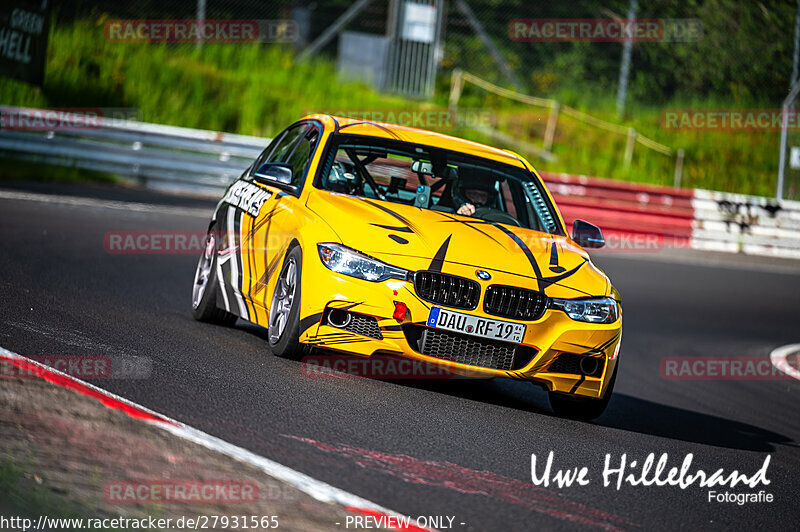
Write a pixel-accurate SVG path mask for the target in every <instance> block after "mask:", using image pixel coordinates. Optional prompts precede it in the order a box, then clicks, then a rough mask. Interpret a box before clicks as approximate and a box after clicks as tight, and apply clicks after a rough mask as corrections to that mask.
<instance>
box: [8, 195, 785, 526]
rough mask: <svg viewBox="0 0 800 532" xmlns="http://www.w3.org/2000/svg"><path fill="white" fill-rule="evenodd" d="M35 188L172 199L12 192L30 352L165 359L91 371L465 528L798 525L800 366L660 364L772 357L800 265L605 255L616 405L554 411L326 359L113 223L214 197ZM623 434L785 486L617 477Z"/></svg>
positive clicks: (178, 217) (183, 213)
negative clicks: (281, 338) (672, 370)
mask: <svg viewBox="0 0 800 532" xmlns="http://www.w3.org/2000/svg"><path fill="white" fill-rule="evenodd" d="M12 187H14V185H13V184H9V183H4V184H3V185H2V186H0V188H2V189H5V190H9V189H11V188H12ZM19 188H23V189H27V190H33V191H36V192H48V193H57V194H67V195H72V196H80V197H95V198H100V199H101V200H103V201H105V200H118V201H135V202H142V203H147V204H157V205H161V206H162V207H159V208H156V209H150V210H130V209H125V208H123V207H120V206H119V205H117V207H116V208H107V207H101V206H92V205H88V204H87V205H66V204H63V202H58V201H56V202H43V201H30V200H20V199H0V238H2V251H0V274H1V275H0V345H2V346H3V347H6V348H8V349H10V350H12V351H15V352H17V353H20V354H23V355H26V356H37V355H45V356H46V355H100V356H110V357H112V358H113V359H114V360H123V361H125V362H126V363H127V364H129V365H130V366H132V367H134V369H135V368H140V369H141V368H146V370H147V371H146V372H147V373H149V377H147V378H125V379H103V380H95V381H92V382H93V383H94V384H97V385H99V386H101V387H103V388H106V389H108V390H110V391H112V392H114V393H117V394H120V395H123V396H124V397H127V398H129V399H131V400H133V401H136V402H138V403H140V404H142V405H144V406H147V407H149V408H151V409H154V410H156V411H159V412H162V413H164V414H166V415H168V416H170V417H173V418H176V419H178V420H180V421H182V422H185V423H187V424H190V425H193V426H195V427H197V428H199V429H201V430H203V431H205V432H208V433H210V434H212V435H215V436H218V437H220V438H223V439H225V440H227V441H229V442H231V443H234V444H236V445H239V446H242V447H245V448H247V449H249V450H251V451H253V452H255V453H257V454H260V455H263V456H266V457H268V458H271V459H274V460H276V461H278V462H281V463H283V464H285V465H287V466H290V467H292V468H295V469H297V470H299V471H302V472H304V473H307V474H309V475H312V476H314V477H316V478H318V479H320V480H323V481H325V482H328V483H330V484H332V485H334V486H336V487H339V488H342V489H345V490H348V491H350V492H352V493H355V494H357V495H360V496H362V497H365V498H367V499H370V500H372V501H374V502H376V503H378V504H380V505H383V506H386V507H389V508H392V509H393V510H396V511H398V512H402V513H404V514H406V515H411V516H420V515H434V516H454V517H455V519H454V522H453V528H454V529H455V530H528V529H534V528H545V529H561V530H567V529H576V528H577V529H581V528H586V529H590V528H598V527H599V528H606V529H613V528H618V529H638V528H643V529H677V528H689V529H701V528H702V529H714V530H722V529H753V528H759V529H762V530H788V529H795V530H796V529H797V526H798V525H797V520H798V516H799V515H798V511H797V508H798V496H799V495H800V482H798V475H799V474H800V449H798V444H797V442H798V441H800V416H798V392H800V382H797V381H793V380H746V381H743V380H736V381H731V380H714V381H697V380H668V379H664V378H662V376H661V370H660V364H661V360H662V358H663V357H671V356H687V357H695V356H720V357H726V356H762V357H768V355H769V353H770V351H771V350H772V349H774V348H776V347H778V346H781V345H784V344H790V343H797V342H798V341H799V340H800V269H793V268H792V267H787V268H785V269H776V268H773V267H771V266H770V265H771V263H770V262H767V261H752V262H748V261H746V260H742V259H740V258H737V257H732V256H731V257H730V258H723V259H721V260H722V261H726V262H727V261H729V262H731V263H732V266H730V267H728V266H724V267H720V266H719V265H716V266H715V265H709V264H700V263H702V262H707V259H706V257H707V256H706V255H703V256H700V255H698V256H697V257H696V260H695V259H694V258H692V256H691V255H690V256H689V258H686V257H681V258H679V260H674V257H671V256H667V255H666V254H663V256H662V254H659V253H652V254H651V256H646V257H638V258H635V259H634V258H633V257H628V256H625V255H624V254H610V255H603V256H600V257H598V258H597V262H598V263H599V264H600V265H601V267H603V268H604V269H605V270H606V272H607V273H608V274H609V275H610V277H611V278H612V280H613V282H614V284H615V285H616V286H617V288H618V289H619V291H620V292H621V294H622V297H623V300H624V303H625V329H624V339H623V348H622V353H621V357H622V359H621V368H620V373H619V375H618V380H617V388H616V393H615V395H614V397H613V399H612V401H611V404H610V405H609V408H608V410H607V412H606V413H605V414H604V415H603V416H602V417H601V418H599V419H598V420H597V421H596V422H595V423H581V422H576V421H570V420H566V419H560V418H557V417H554V416H553V415H552V414H551V413H550V410H549V408H548V404H547V397H546V394H545V393H544V392H543V391H541V390H540V389H538V388H536V387H534V386H531V385H530V384H526V383H520V382H511V381H503V380H495V381H467V380H447V381H441V380H435V381H433V380H430V381H413V382H410V381H392V382H386V381H378V380H367V379H330V378H329V379H310V378H307V377H305V376H304V375H303V374H302V373H301V368H300V364H299V363H298V362H291V361H286V360H282V359H278V358H277V357H274V356H272V355H271V353H270V352H269V348H268V346H267V343H266V341H265V340H264V338H263V336H262V331H261V330H259V329H258V328H256V327H251V326H247V325H243V324H242V323H241V322H239V323H238V324H237V325H236V326H235V327H233V328H223V327H219V326H212V325H207V324H202V323H198V322H195V321H194V320H193V319H192V317H191V314H190V311H189V295H190V286H191V280H192V275H193V273H194V267H195V264H196V256H195V255H181V254H156V255H142V254H138V255H120V254H109V253H107V252H106V250H105V248H104V235H105V233H106V232H107V231H125V230H159V231H179V230H202V229H204V228H205V227H206V224H207V218H206V217H205V216H204V214H203V213H204V212H207V213H210V212H211V209H212V207H213V204H214V203H213V202H211V201H202V200H191V199H185V198H183V199H180V198H173V197H169V196H163V195H158V194H155V193H150V192H142V191H134V190H119V189H106V188H95V187H87V186H55V185H38V186H32V185H21V186H19ZM176 207H177V208H178V209H179V210H178V211H175V208H176ZM695 262H696V263H698V264H694V263H695ZM115 357H116V358H115ZM134 376H135V375H134ZM140 376H141V375H140ZM550 451H554V452H555V457H556V458H555V466H556V467H557V468H559V467H562V468H572V467H575V466H579V467H580V466H587V467H588V468H589V479H590V480H591V482H590V484H588V485H586V486H572V487H569V488H564V489H560V490H559V489H557V488H553V487H552V486H551V487H550V488H547V489H545V488H534V487H533V485H532V483H531V474H530V456H531V453H534V454H536V455H537V456H538V457H540V460H541V459H543V458H544V457H546V456H547V454H548V453H549V452H550ZM606 453H610V454H611V456H612V459H613V460H614V463H617V462H618V461H619V459H620V456H621V455H622V454H627V456H628V460H629V461H630V460H639V461H641V460H643V459H644V458H645V457H646V455H647V454H649V453H656V457H658V456H660V455H661V453H668V455H669V467H678V466H680V465H681V462H682V461H683V459H684V457H685V456H686V455H687V454H688V453H693V455H694V462H693V467H692V471H694V470H696V469H698V468H699V469H703V470H706V471H708V472H713V471H715V470H716V469H718V468H724V469H725V471H728V472H730V471H732V470H740V471H742V472H746V473H748V474H752V473H754V472H755V471H756V470H757V469H758V468H759V467H760V466H761V465H762V463H763V462H764V458H765V456H766V455H767V454H769V455H770V456H771V463H770V465H769V469H768V475H767V478H768V479H769V480H770V481H771V483H770V484H769V486H766V487H763V486H762V487H759V488H757V489H756V490H751V489H750V488H748V487H746V486H744V487H742V486H738V487H736V488H734V489H729V488H715V489H716V490H717V491H722V492H724V491H730V492H734V493H740V492H751V491H758V489H764V490H766V491H767V492H769V493H772V494H773V496H774V498H775V500H774V502H773V503H771V504H769V503H760V504H758V503H750V504H745V505H743V506H739V505H737V504H735V503H718V502H709V501H708V491H709V490H708V489H705V488H700V487H697V486H690V487H688V488H686V489H680V488H677V487H655V486H651V487H644V486H636V487H632V486H629V485H625V484H623V486H622V488H621V489H620V490H619V491H618V490H617V489H616V488H615V486H608V487H605V486H604V485H603V478H602V471H603V465H604V458H605V455H606ZM98 496H100V494H98ZM461 523H463V524H461ZM331 528H332V529H334V530H335V529H337V528H338V529H344V526H340V527H337V526H336V525H334V524H333V523H332V524H331Z"/></svg>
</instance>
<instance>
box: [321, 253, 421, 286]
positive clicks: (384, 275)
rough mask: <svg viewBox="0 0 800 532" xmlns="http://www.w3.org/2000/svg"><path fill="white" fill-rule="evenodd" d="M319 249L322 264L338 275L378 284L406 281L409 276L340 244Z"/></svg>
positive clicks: (400, 269)
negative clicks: (387, 281)
mask: <svg viewBox="0 0 800 532" xmlns="http://www.w3.org/2000/svg"><path fill="white" fill-rule="evenodd" d="M317 249H318V250H319V258H320V260H322V264H324V265H325V267H327V268H328V269H330V270H333V271H335V272H336V273H342V274H344V275H349V276H351V277H357V278H359V279H364V280H365V281H373V282H376V283H377V282H380V281H385V280H386V279H403V280H405V279H406V278H407V276H408V271H407V270H404V269H402V268H395V267H394V266H390V265H388V264H386V263H383V262H381V261H379V260H378V259H373V258H372V257H370V256H367V255H364V254H363V253H359V252H358V251H356V250H354V249H350V248H348V247H345V246H342V245H340V244H317Z"/></svg>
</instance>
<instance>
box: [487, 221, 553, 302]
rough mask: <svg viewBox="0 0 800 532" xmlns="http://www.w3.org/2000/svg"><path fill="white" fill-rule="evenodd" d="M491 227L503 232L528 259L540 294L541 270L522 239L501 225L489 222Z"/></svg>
mask: <svg viewBox="0 0 800 532" xmlns="http://www.w3.org/2000/svg"><path fill="white" fill-rule="evenodd" d="M491 225H492V226H494V227H496V228H498V229H500V230H501V231H502V232H504V233H505V234H506V235H507V236H508V237H509V238H510V239H511V240H513V241H514V243H515V244H516V245H517V246H519V248H520V249H521V250H522V252H523V253H525V257H526V258H527V259H528V262H530V263H531V267H532V268H533V273H534V274H535V275H536V286H537V290H538V291H539V292H541V291H542V284H541V281H542V280H543V279H542V270H540V269H539V264H538V263H537V262H536V259H535V258H534V257H533V253H531V250H530V248H529V247H528V246H527V244H525V242H523V241H522V239H521V238H520V237H518V236H517V235H515V234H514V233H513V232H512V231H509V230H508V229H506V228H505V227H503V226H502V225H500V224H497V223H494V222H491Z"/></svg>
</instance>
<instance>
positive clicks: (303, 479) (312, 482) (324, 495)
mask: <svg viewBox="0 0 800 532" xmlns="http://www.w3.org/2000/svg"><path fill="white" fill-rule="evenodd" d="M0 356H2V357H5V358H9V359H16V360H24V361H26V362H27V363H29V364H34V365H36V366H39V367H41V368H43V369H45V370H47V371H49V372H52V373H55V374H58V375H60V376H62V377H64V378H66V379H69V380H70V381H73V382H77V383H80V384H81V385H82V386H86V387H87V388H90V389H92V390H94V391H95V392H98V393H100V394H103V395H105V396H108V397H110V398H112V399H114V400H115V401H119V402H121V403H124V404H126V405H128V406H130V407H133V408H135V409H137V410H141V411H143V412H147V413H148V414H150V415H152V416H154V417H158V418H161V419H163V420H164V422H158V421H147V420H144V423H150V424H151V425H153V426H155V427H159V428H160V429H162V430H165V431H167V432H169V433H171V434H173V435H175V436H177V437H179V438H182V439H184V440H187V441H191V442H194V443H196V444H198V445H202V446H203V447H205V448H206V449H210V450H212V451H216V452H218V453H221V454H224V455H225V456H229V457H231V458H233V459H235V460H239V461H240V462H244V463H246V464H249V465H251V466H253V467H256V468H257V469H259V470H261V471H263V472H264V473H266V474H267V475H269V476H271V477H273V478H276V479H278V480H281V481H283V482H286V483H287V484H290V485H291V486H294V487H295V488H297V489H298V490H300V491H302V492H303V493H305V494H307V495H310V496H311V497H313V498H314V499H316V500H318V501H321V502H325V503H333V504H339V505H341V506H345V507H353V508H360V509H367V510H373V511H376V512H380V513H383V514H386V515H391V516H397V517H403V516H402V514H399V513H397V512H394V511H392V510H389V509H388V508H384V507H382V506H379V505H377V504H375V503H373V502H372V501H369V500H367V499H363V498H361V497H359V496H358V495H354V494H352V493H350V492H347V491H344V490H342V489H339V488H336V487H334V486H331V485H330V484H326V483H325V482H322V481H321V480H317V479H315V478H314V477H311V476H309V475H306V474H305V473H301V472H299V471H296V470H294V469H292V468H290V467H287V466H285V465H283V464H279V463H278V462H274V461H272V460H270V459H268V458H264V457H263V456H259V455H257V454H255V453H253V452H251V451H248V450H247V449H244V448H242V447H238V446H236V445H233V444H232V443H228V442H226V441H224V440H221V439H219V438H217V437H215V436H211V435H210V434H206V433H205V432H202V431H200V430H197V429H195V428H194V427H190V426H189V425H185V424H183V423H181V422H180V421H176V420H174V419H172V418H169V417H167V416H165V415H163V414H161V413H159V412H156V411H154V410H150V409H149V408H147V407H144V406H142V405H140V404H137V403H134V402H133V401H130V400H128V399H125V398H124V397H121V396H119V395H116V394H113V393H111V392H109V391H106V390H104V389H102V388H98V387H97V386H94V385H93V384H90V383H88V382H85V381H82V380H80V379H76V378H74V377H72V376H70V375H67V374H66V373H62V372H60V371H58V370H56V369H53V368H51V367H50V366H45V365H44V364H40V363H39V362H36V361H35V360H31V359H29V358H27V357H24V356H22V355H19V354H17V353H14V352H12V351H9V350H8V349H5V348H3V347H0Z"/></svg>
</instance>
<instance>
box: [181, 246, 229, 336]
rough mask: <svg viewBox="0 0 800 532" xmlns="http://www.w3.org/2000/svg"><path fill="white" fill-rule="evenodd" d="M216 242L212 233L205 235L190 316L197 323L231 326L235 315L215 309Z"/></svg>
mask: <svg viewBox="0 0 800 532" xmlns="http://www.w3.org/2000/svg"><path fill="white" fill-rule="evenodd" d="M216 284H217V240H216V238H215V237H214V232H213V231H209V232H208V234H207V235H206V243H205V248H204V249H203V253H202V254H201V255H200V259H199V260H198V261H197V270H196V271H195V274H194V284H193V285H192V316H194V319H196V320H199V321H207V322H211V323H219V324H221V325H233V323H234V322H235V321H236V315H235V314H231V313H230V312H226V311H225V310H223V309H221V308H219V307H217V291H216Z"/></svg>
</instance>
